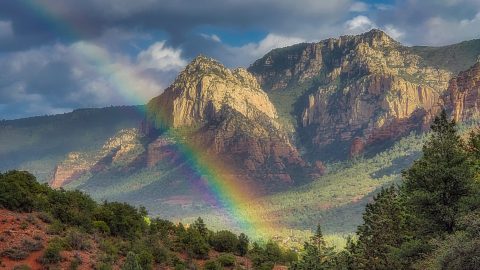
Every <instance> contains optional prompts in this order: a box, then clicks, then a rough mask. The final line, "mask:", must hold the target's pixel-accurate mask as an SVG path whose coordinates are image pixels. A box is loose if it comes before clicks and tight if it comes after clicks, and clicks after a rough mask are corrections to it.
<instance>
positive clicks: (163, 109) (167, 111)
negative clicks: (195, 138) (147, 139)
mask: <svg viewBox="0 0 480 270" xmlns="http://www.w3.org/2000/svg"><path fill="white" fill-rule="evenodd" d="M224 106H228V107H230V108H232V109H234V110H235V111H238V112H239V113H241V114H242V115H244V116H245V117H247V118H252V119H253V118H255V117H256V115H257V114H258V113H262V114H264V115H266V116H267V117H269V118H271V119H275V118H276V117H277V113H276V110H275V107H274V106H273V104H272V103H271V102H270V100H269V99H268V96H267V95H266V93H265V92H263V91H262V90H261V89H260V86H259V85H258V83H257V81H256V79H255V77H253V76H252V75H251V74H250V73H249V72H248V71H246V70H245V69H235V70H230V69H228V68H226V67H224V66H223V65H222V64H220V63H219V62H217V61H215V60H213V59H210V58H207V57H204V56H198V57H197V58H195V59H194V60H193V61H192V62H191V63H190V64H189V65H188V66H187V67H186V68H185V70H183V71H182V72H181V73H180V75H179V76H178V77H177V79H176V80H175V82H174V83H173V84H172V85H171V86H170V87H168V88H167V89H166V90H165V91H164V93H163V94H161V95H160V96H158V97H157V98H155V99H153V100H152V101H150V102H149V104H148V107H149V112H150V118H151V119H150V120H153V121H154V122H155V124H156V126H157V127H158V126H162V125H169V126H170V127H173V128H178V127H191V126H195V125H199V124H202V123H206V122H208V121H209V120H211V119H213V118H214V117H215V115H216V114H218V113H219V112H220V111H221V109H222V108H223V107H224Z"/></svg>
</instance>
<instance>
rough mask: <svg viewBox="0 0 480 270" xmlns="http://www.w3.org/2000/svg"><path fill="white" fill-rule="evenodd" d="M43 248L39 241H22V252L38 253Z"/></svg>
mask: <svg viewBox="0 0 480 270" xmlns="http://www.w3.org/2000/svg"><path fill="white" fill-rule="evenodd" d="M42 248H43V244H42V241H41V240H28V239H23V240H22V249H23V250H24V251H28V252H32V251H39V250H41V249H42Z"/></svg>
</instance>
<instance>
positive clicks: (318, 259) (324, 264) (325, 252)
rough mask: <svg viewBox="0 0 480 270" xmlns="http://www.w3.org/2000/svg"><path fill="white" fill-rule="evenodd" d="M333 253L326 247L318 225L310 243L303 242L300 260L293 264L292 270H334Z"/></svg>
mask: <svg viewBox="0 0 480 270" xmlns="http://www.w3.org/2000/svg"><path fill="white" fill-rule="evenodd" d="M334 255H335V251H334V249H333V248H332V247H328V246H327V244H326V242H325V239H324V237H323V233H322V228H321V226H320V224H318V225H317V229H316V231H315V234H314V235H313V236H312V237H311V239H310V242H305V244H304V246H303V253H302V259H301V260H300V261H298V262H297V263H294V264H293V267H292V269H294V270H323V269H334V267H335V261H334V257H335V256H334Z"/></svg>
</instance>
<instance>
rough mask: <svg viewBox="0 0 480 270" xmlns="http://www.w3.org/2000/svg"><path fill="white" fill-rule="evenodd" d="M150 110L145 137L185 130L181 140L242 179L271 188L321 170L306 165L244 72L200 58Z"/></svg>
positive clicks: (247, 74)
mask: <svg viewBox="0 0 480 270" xmlns="http://www.w3.org/2000/svg"><path fill="white" fill-rule="evenodd" d="M148 108H149V110H148V112H149V113H148V116H147V119H148V120H147V123H146V124H145V133H147V135H148V134H157V133H161V130H163V129H174V130H176V132H177V133H178V131H179V130H181V132H183V133H182V136H178V137H182V138H184V140H185V141H186V142H187V143H189V144H194V145H195V147H199V148H201V149H203V151H204V152H205V153H208V154H211V155H214V156H218V157H220V158H221V159H222V160H223V161H224V162H225V163H226V164H228V165H229V166H231V167H233V169H234V170H235V173H237V174H241V175H242V178H244V179H245V178H246V179H250V180H255V181H257V182H263V183H264V184H265V185H266V186H272V187H273V186H276V185H277V186H278V184H279V183H280V184H292V183H293V182H295V181H301V180H302V179H300V178H304V177H305V174H308V173H313V174H315V173H316V171H317V170H310V169H309V168H308V165H307V163H306V162H304V161H303V159H302V157H301V156H300V154H299V153H298V151H297V149H296V148H295V147H294V146H293V144H292V143H291V142H290V141H289V139H288V137H287V135H286V133H285V132H284V131H283V130H282V129H281V127H280V125H279V124H278V122H277V118H278V117H277V112H276V109H275V107H274V106H273V104H272V103H271V102H270V100H269V98H268V96H267V94H266V93H265V92H264V91H263V90H262V89H260V86H259V84H258V83H257V81H256V79H255V78H254V77H253V76H252V75H251V74H250V73H249V72H248V71H246V70H245V69H235V70H229V69H227V68H225V67H224V66H223V65H221V64H220V63H218V62H217V61H214V60H212V59H209V58H206V57H203V56H199V57H197V58H196V59H194V60H193V61H192V62H191V63H190V64H189V65H188V66H187V67H186V68H185V70H184V71H183V72H182V73H181V74H180V75H179V76H178V78H177V79H176V80H175V82H174V83H173V84H172V85H171V86H170V87H169V88H167V89H166V90H165V91H164V93H162V95H160V96H159V97H157V98H154V99H153V100H152V101H150V102H149V103H148ZM155 131H156V132H155ZM177 139H178V138H177ZM302 170H303V172H302ZM299 172H300V173H299ZM300 175H301V176H300ZM295 178H297V179H295ZM303 180H304V179H303Z"/></svg>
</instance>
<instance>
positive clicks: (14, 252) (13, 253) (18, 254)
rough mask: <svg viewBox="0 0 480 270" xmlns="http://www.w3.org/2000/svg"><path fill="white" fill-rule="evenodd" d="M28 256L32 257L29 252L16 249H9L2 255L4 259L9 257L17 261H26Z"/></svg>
mask: <svg viewBox="0 0 480 270" xmlns="http://www.w3.org/2000/svg"><path fill="white" fill-rule="evenodd" d="M28 255H30V253H29V252H27V251H25V250H22V249H20V248H16V247H13V248H8V249H6V250H4V251H3V252H2V253H1V256H2V257H7V258H9V259H12V260H15V261H21V260H24V259H26V258H27V257H28Z"/></svg>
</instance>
